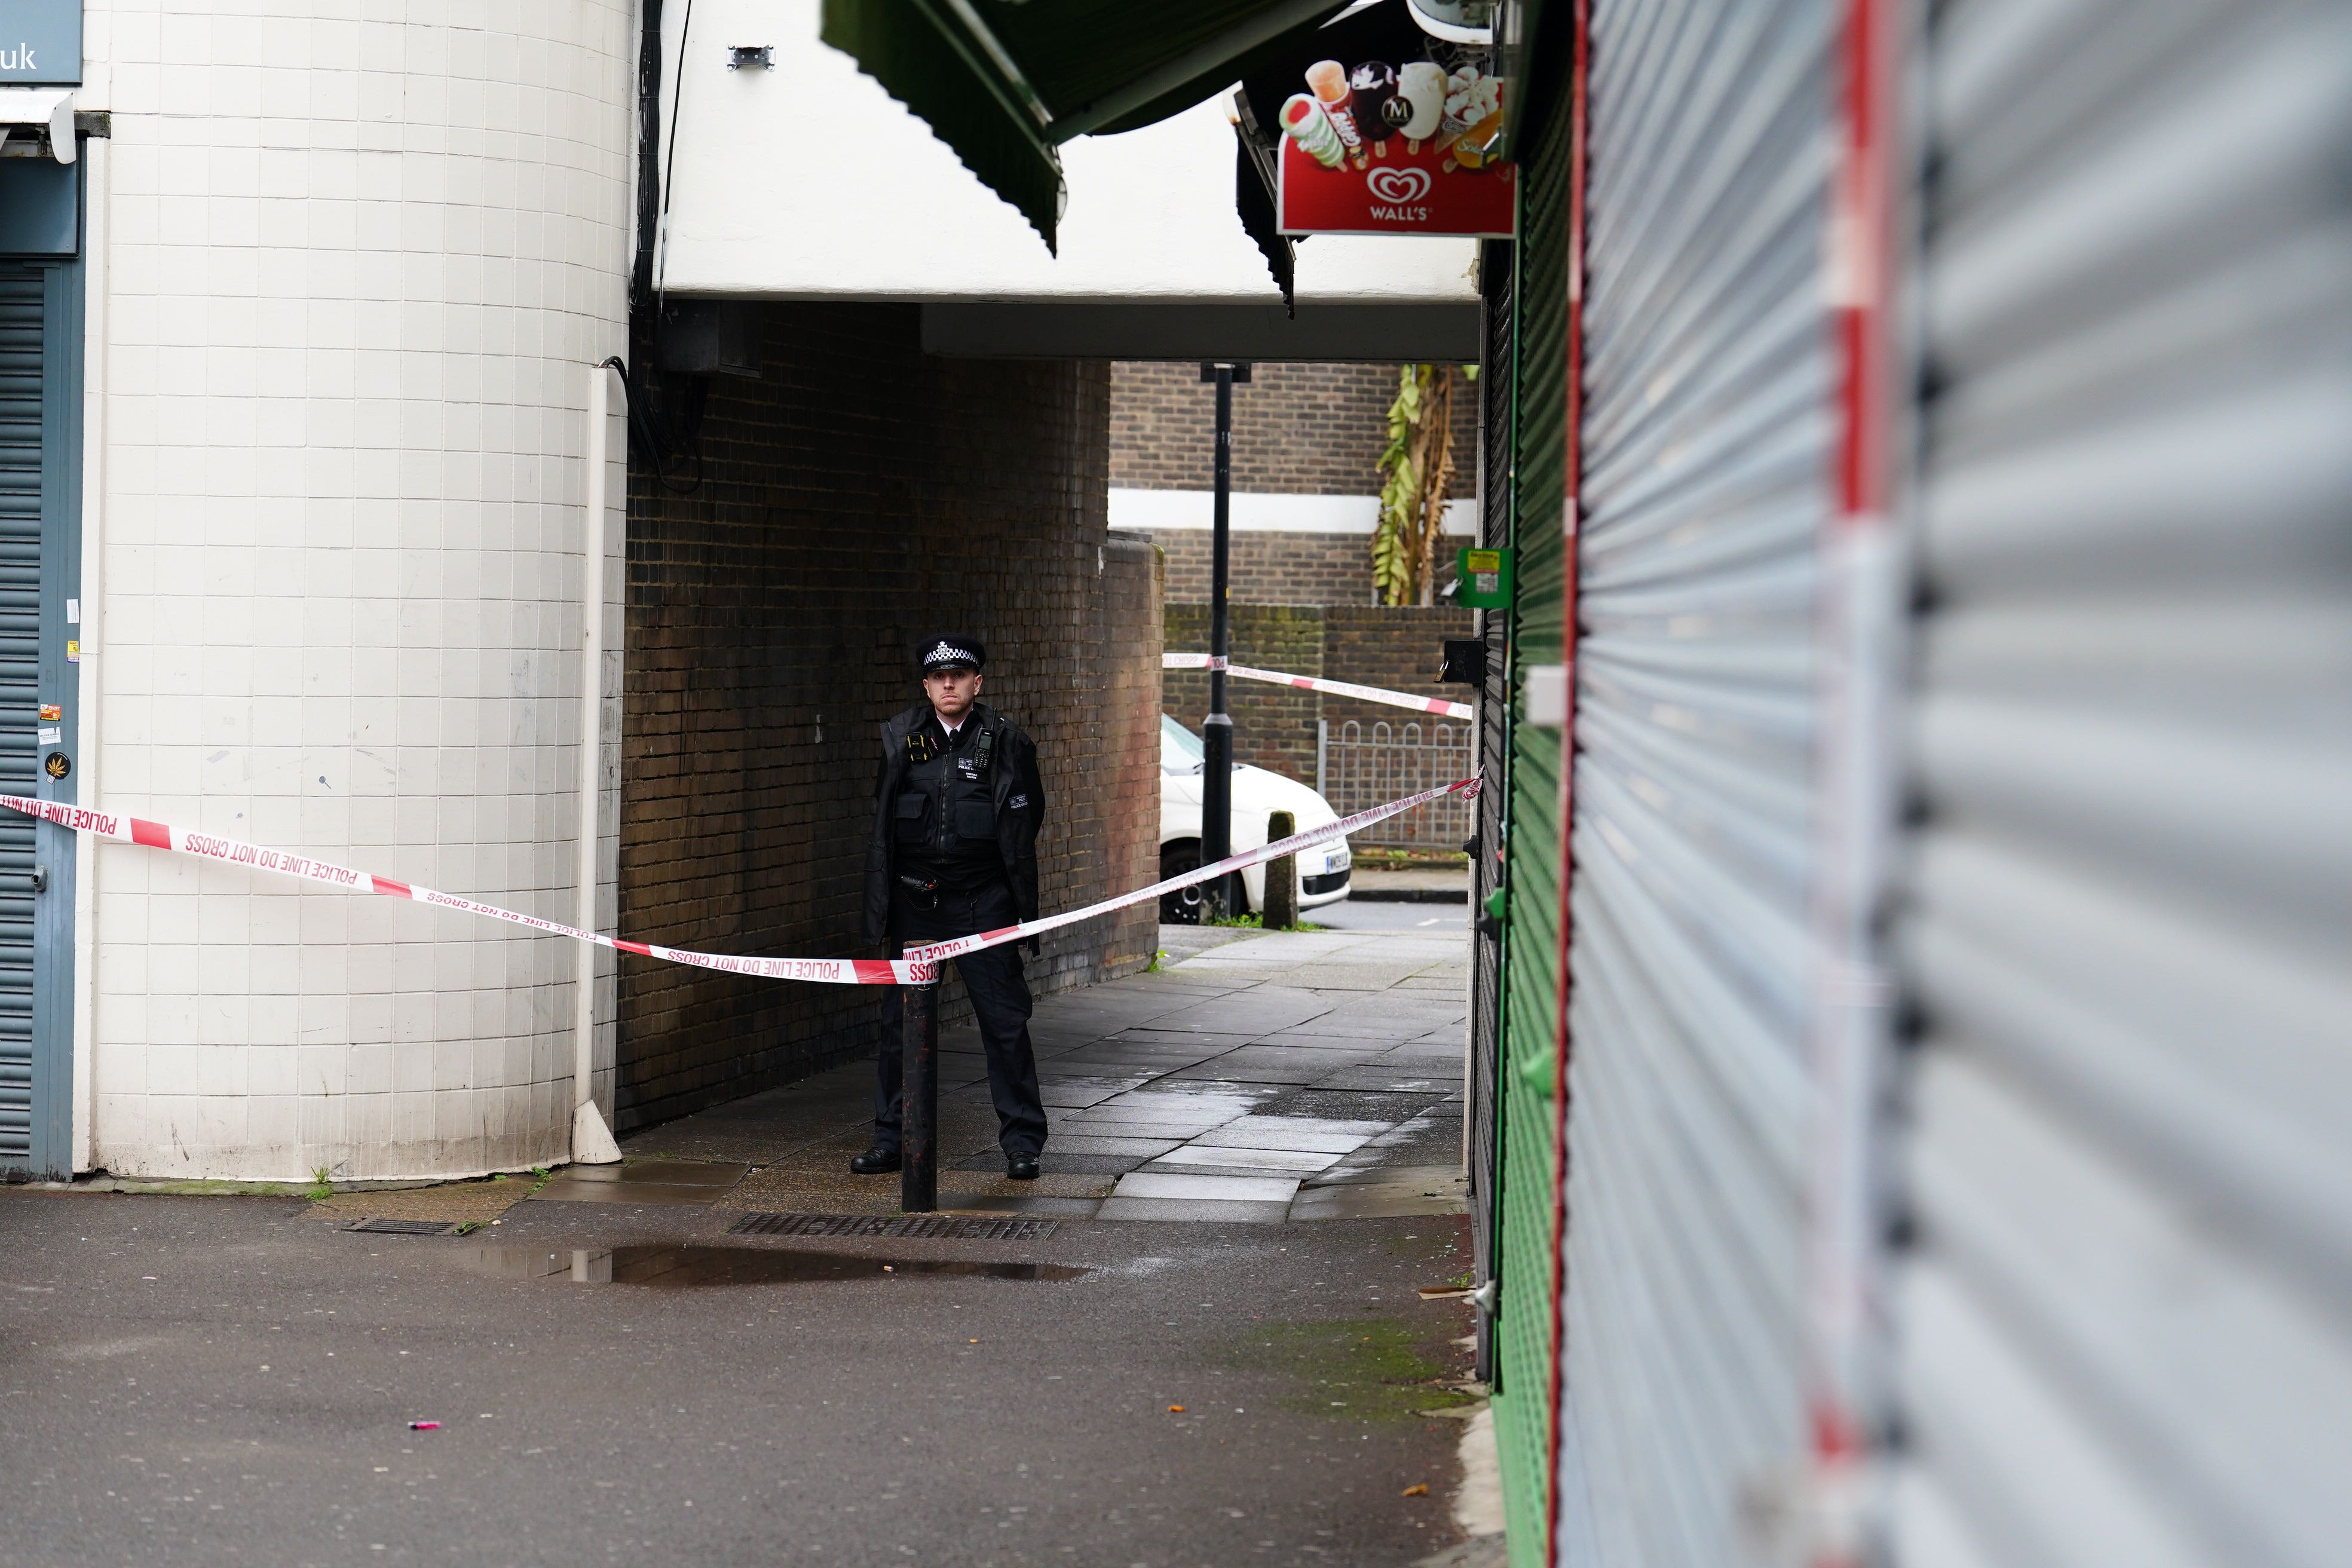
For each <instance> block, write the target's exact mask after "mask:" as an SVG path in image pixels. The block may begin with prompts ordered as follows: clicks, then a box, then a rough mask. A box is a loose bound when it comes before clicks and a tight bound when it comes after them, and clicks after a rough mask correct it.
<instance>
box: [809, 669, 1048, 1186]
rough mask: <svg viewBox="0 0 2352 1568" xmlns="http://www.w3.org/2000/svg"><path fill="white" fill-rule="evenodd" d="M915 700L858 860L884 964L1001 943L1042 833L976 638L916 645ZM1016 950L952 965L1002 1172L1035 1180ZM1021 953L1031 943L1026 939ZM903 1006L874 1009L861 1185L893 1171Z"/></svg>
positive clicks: (902, 721) (1026, 773) (1031, 1057)
mask: <svg viewBox="0 0 2352 1568" xmlns="http://www.w3.org/2000/svg"><path fill="white" fill-rule="evenodd" d="M917 662H918V663H919V665H920V666H921V668H922V677H923V695H924V696H925V697H927V698H928V699H929V702H928V703H921V704H918V705H916V706H915V707H912V708H909V709H908V710H906V711H905V712H904V713H901V714H899V715H898V717H897V718H895V719H892V720H890V721H888V722H887V723H886V724H884V725H883V726H882V766H881V771H880V773H878V774H877V776H876V779H875V784H874V837H873V840H872V842H871V843H870V844H869V845H868V846H867V847H866V940H867V941H869V942H887V943H888V944H889V951H890V952H891V953H892V954H893V955H896V954H898V953H899V952H902V951H903V950H904V949H905V947H906V946H907V945H908V943H910V942H937V941H940V940H941V939H942V938H946V937H951V936H968V935H970V934H971V933H972V932H974V931H996V930H999V929H1001V928H1003V927H1005V926H1009V925H1013V924H1014V923H1016V922H1018V921H1025V920H1034V919H1035V918H1036V916H1037V828H1038V826H1039V825H1040V824H1042V823H1043V822H1044V821H1045V786H1044V785H1043V784H1041V783H1040V782H1039V780H1038V776H1037V747H1036V744H1035V743H1034V742H1032V741H1031V740H1030V739H1029V737H1028V736H1026V735H1024V734H1023V733H1022V732H1021V729H1020V726H1019V725H1017V724H1015V723H1013V721H1012V720H1010V719H1008V718H1006V717H1005V716H1004V715H1003V714H1002V713H999V712H997V711H996V710H993V709H992V708H990V707H989V706H988V705H987V704H986V703H984V702H982V701H981V700H980V688H981V668H982V666H983V665H984V664H986V663H987V662H988V650H987V649H986V648H985V647H982V646H981V645H980V644H979V643H978V642H975V641H974V640H972V639H971V637H958V636H953V635H950V636H942V637H929V638H927V639H925V641H924V642H923V643H922V645H921V647H920V648H919V650H918V654H917ZM1017 948H1018V944H1017V943H1013V942H1007V943H1005V944H1003V946H1000V947H989V948H982V950H981V951H979V952H967V953H965V954H963V955H962V956H961V957H960V958H958V959H956V960H955V961H954V962H955V966H956V971H957V973H960V974H961V975H962V976H963V984H964V990H965V992H966V993H967V994H970V996H971V1008H972V1011H973V1012H974V1013H975V1014H977V1015H978V1016H979V1018H980V1039H981V1044H982V1046H983V1047H985V1048H986V1049H987V1052H988V1089H989V1093H990V1094H991V1095H992V1097H993V1098H994V1099H995V1101H996V1120H997V1128H998V1131H997V1142H998V1144H999V1145H1000V1146H1001V1147H1002V1148H1003V1151H1004V1173H1005V1174H1006V1175H1008V1176H1010V1177H1012V1178H1013V1180H1014V1181H1016V1182H1025V1181H1032V1180H1034V1179H1035V1177H1036V1175H1037V1154H1038V1152H1039V1151H1040V1150H1042V1149H1043V1148H1044V1147H1045V1104H1044V1102H1043V1101H1042V1100H1040V1098H1039V1096H1038V1092H1037V1058H1036V1055H1035V1053H1034V1051H1033V1050H1032V1049H1031V1048H1030V1044H1029V1011H1030V1002H1029V985H1028V983H1027V982H1026V981H1025V980H1024V979H1023V978H1022V974H1021V954H1020V952H1018V951H1017ZM1030 950H1031V951H1032V952H1034V951H1035V950H1036V940H1035V939H1034V937H1033V938H1032V939H1030ZM899 1040H900V1018H899V994H898V988H897V987H895V986H893V987H892V988H891V990H890V994H889V995H888V996H887V998H886V999H885V1000H884V1002H883V1005H882V1047H881V1050H880V1053H879V1054H878V1055H877V1057H876V1058H875V1064H874V1066H875V1072H874V1146H873V1147H872V1148H871V1149H868V1150H866V1152H865V1153H863V1154H860V1155H858V1156H856V1158H855V1159H853V1160H851V1161H850V1162H849V1168H850V1169H851V1170H852V1171H854V1172H856V1173H857V1174H859V1175H861V1176H872V1175H879V1174H881V1173H884V1172H886V1171H895V1170H897V1169H898V1132H899V1109H900V1108H899V1095H898V1075H899V1048H900V1047H899Z"/></svg>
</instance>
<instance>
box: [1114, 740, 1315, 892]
mask: <svg viewBox="0 0 2352 1568" xmlns="http://www.w3.org/2000/svg"><path fill="white" fill-rule="evenodd" d="M1205 761H1206V753H1205V752H1204V751H1203V749H1202V745H1201V738H1200V737H1199V736H1198V735H1195V734H1194V733H1192V731H1190V730H1187V729H1186V728H1184V726H1183V725H1181V724H1179V723H1178V722H1176V721H1175V720H1173V719H1171V718H1169V717H1168V716H1167V715H1166V714H1164V713H1163V714H1161V715H1160V876H1161V877H1163V878H1166V877H1173V876H1176V875H1178V874H1179V873H1181V872H1184V871H1189V870H1191V869H1192V868H1194V867H1195V866H1198V865H1199V864H1200V863H1201V769H1202V763H1204V762H1205ZM1277 811H1286V812H1288V813H1290V815H1291V818H1292V820H1293V821H1294V822H1295V823H1296V824H1297V827H1296V828H1295V829H1294V831H1296V832H1299V833H1305V832H1307V831H1308V830H1309V829H1312V828H1317V827H1321V826H1325V825H1326V824H1328V823H1333V822H1337V821H1339V813H1338V812H1336V811H1333V810H1332V809H1331V807H1330V806H1329V805H1327V804H1326V803H1325V801H1324V799H1323V797H1322V796H1321V795H1317V794H1316V793H1315V792H1314V791H1313V790H1311V789H1308V788H1307V786H1306V785H1305V784H1297V783H1294V782H1293V781H1291V780H1289V779H1286V778H1284V777H1283V776H1282V775H1281V774H1280V773H1268V772H1266V771H1265V769H1264V768H1253V767H1247V766H1244V765H1240V764H1236V765H1235V766H1234V815H1233V852H1234V854H1239V853H1241V852H1242V851H1243V850H1244V849H1257V848H1262V847H1264V846H1265V843H1266V836H1265V826H1266V818H1267V817H1268V816H1271V815H1272V814H1274V813H1275V812H1277ZM1297 864H1298V873H1297V874H1298V907H1299V908H1300V909H1302V910H1309V909H1313V908H1314V907H1315V906H1316V905H1318V904H1328V903H1336V902H1337V901H1338V900H1341V899H1344V898H1346V897H1347V896H1348V868H1349V854H1348V841H1347V840H1346V839H1344V838H1342V839H1339V840H1338V841H1337V842H1334V843H1331V844H1327V845H1324V846H1322V847H1319V848H1315V849H1308V850H1305V851H1303V852H1301V853H1300V854H1299V855H1298V857H1297ZM1242 883H1243V887H1244V889H1245V894H1246V896H1247V898H1248V900H1249V907H1250V908H1251V909H1254V910H1263V909H1265V867H1263V866H1253V867H1251V868H1249V869H1248V870H1246V871H1244V872H1243V873H1242ZM1160 919H1161V920H1163V921H1173V922H1176V923H1178V924H1182V925H1197V924H1199V923H1200V920H1201V889H1199V888H1198V887H1197V886H1196V887H1191V888H1181V889H1178V890H1176V891H1175V892H1172V893H1168V894H1164V895H1162V896H1161V898H1160Z"/></svg>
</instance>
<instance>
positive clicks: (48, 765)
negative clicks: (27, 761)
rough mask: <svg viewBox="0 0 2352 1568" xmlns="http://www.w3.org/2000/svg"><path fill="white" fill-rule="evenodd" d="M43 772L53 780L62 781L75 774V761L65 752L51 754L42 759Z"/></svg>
mask: <svg viewBox="0 0 2352 1568" xmlns="http://www.w3.org/2000/svg"><path fill="white" fill-rule="evenodd" d="M41 771H42V772H43V773H47V774H48V775H49V776H50V777H51V778H53V779H61V778H63V777H65V776H66V775H67V774H68V773H71V772H73V759H72V758H70V757H68V756H67V755H66V754H65V753H64V752H50V753H49V754H48V755H47V756H46V757H43V758H42V759H41Z"/></svg>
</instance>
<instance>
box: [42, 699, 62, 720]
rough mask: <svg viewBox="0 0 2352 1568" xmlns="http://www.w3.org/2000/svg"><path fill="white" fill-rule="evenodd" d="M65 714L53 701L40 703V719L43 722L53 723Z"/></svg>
mask: <svg viewBox="0 0 2352 1568" xmlns="http://www.w3.org/2000/svg"><path fill="white" fill-rule="evenodd" d="M65 716H66V710H64V709H63V708H60V707H59V706H58V704H56V703H54V702H44V703H42V704H41V719H42V721H43V722H44V723H49V724H54V723H56V722H57V721H58V720H60V719H62V718H64V717H65Z"/></svg>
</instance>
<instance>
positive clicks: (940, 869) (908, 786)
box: [866, 702, 1045, 942]
mask: <svg viewBox="0 0 2352 1568" xmlns="http://www.w3.org/2000/svg"><path fill="white" fill-rule="evenodd" d="M926 726H928V727H929V728H928V731H927V739H928V740H929V742H933V744H924V745H919V746H918V747H917V748H915V750H917V751H930V750H933V749H934V744H935V745H936V749H937V754H936V755H934V756H931V757H929V758H928V759H926V760H924V761H921V762H918V761H916V760H915V759H914V758H913V757H912V756H910V755H909V748H908V737H909V736H910V735H914V734H915V733H916V731H918V730H919V729H923V728H924V727H926ZM1044 823H1045V785H1044V784H1043V783H1042V782H1041V781H1040V779H1039V777H1038V773H1037V746H1036V743H1035V742H1033V741H1031V740H1030V739H1029V737H1028V736H1027V735H1024V734H1023V733H1022V732H1021V727H1020V726H1019V725H1018V724H1015V723H1014V722H1013V721H1012V720H1010V719H1008V718H1006V717H1005V716H1004V715H1003V714H1002V713H999V712H997V711H996V710H993V709H992V708H990V707H989V706H988V705H987V704H986V703H983V702H975V703H973V704H972V705H971V709H970V710H969V711H968V713H967V714H966V716H965V719H964V721H963V723H962V725H961V727H960V728H959V729H958V730H957V731H956V734H955V738H954V740H953V742H948V741H947V740H946V731H945V729H944V727H942V726H941V725H940V721H939V720H938V719H937V718H936V717H935V716H934V715H933V714H932V712H931V710H930V705H929V703H924V704H921V705H919V706H917V707H914V708H909V709H908V710H906V711H905V712H904V713H901V714H899V715H898V717H897V718H895V719H892V720H890V721H888V722H887V723H886V724H884V725H883V726H882V763H881V769H880V771H879V773H877V775H876V778H875V784H874V837H873V838H872V840H871V842H870V843H868V845H867V846H866V940H867V941H868V942H887V941H889V940H890V939H891V938H892V937H893V936H894V935H896V934H898V933H895V932H893V931H891V929H890V904H891V890H892V889H893V888H894V887H895V886H896V885H897V883H898V878H899V876H900V875H901V874H902V873H905V872H907V871H908V870H909V869H910V868H915V869H919V871H921V872H922V873H923V874H924V875H925V876H926V877H927V878H931V879H940V878H941V877H942V876H943V877H944V879H945V880H947V881H948V882H950V883H952V882H954V881H956V880H958V879H973V880H978V881H983V882H992V881H994V880H995V879H996V878H997V877H998V876H1000V875H1001V876H1002V877H1003V880H1004V882H1005V883H1006V884H1007V885H1008V886H1009V888H1010V889H1011V890H1012V894H1013V911H1014V916H1015V918H1016V919H1019V920H1024V921H1028V920H1034V919H1036V918H1037V829H1038V828H1039V827H1040V826H1043V825H1044ZM990 845H993V847H994V849H995V863H994V865H993V866H992V865H991V864H990V859H989V856H988V854H987V848H988V847H989V846H990ZM944 890H947V891H950V892H952V891H968V890H973V889H968V888H965V889H959V888H955V887H952V886H950V887H949V888H947V889H944Z"/></svg>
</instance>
